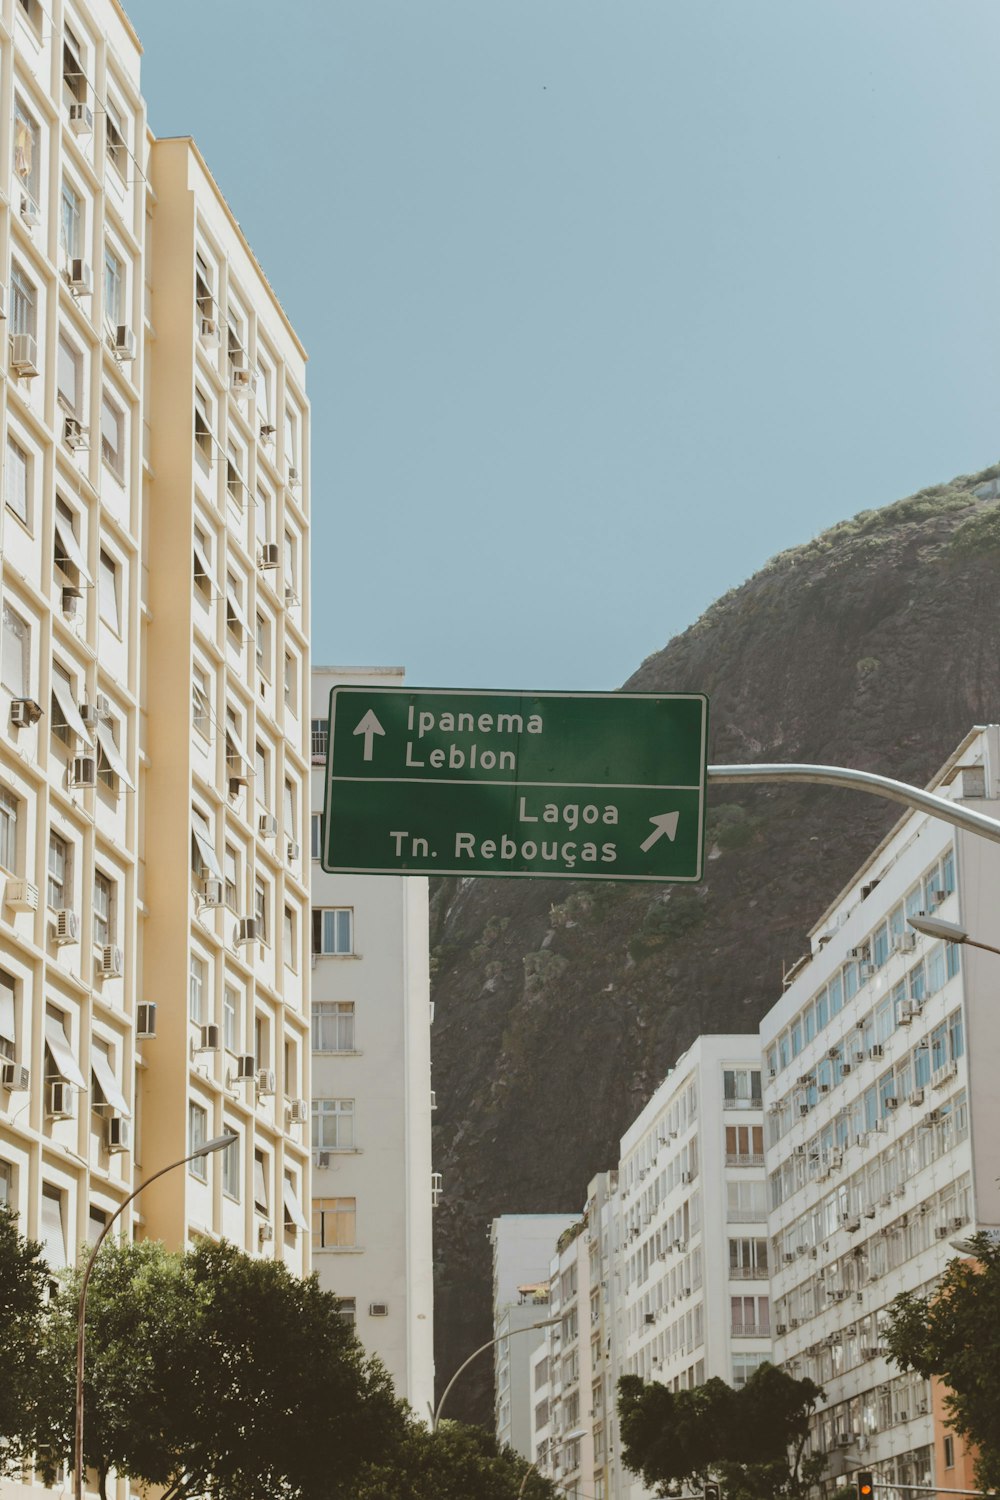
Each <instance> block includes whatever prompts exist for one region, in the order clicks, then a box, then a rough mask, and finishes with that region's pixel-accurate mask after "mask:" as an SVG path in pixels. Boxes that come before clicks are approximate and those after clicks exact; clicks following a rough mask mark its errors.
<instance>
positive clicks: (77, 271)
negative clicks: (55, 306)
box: [66, 255, 94, 297]
mask: <svg viewBox="0 0 1000 1500" xmlns="http://www.w3.org/2000/svg"><path fill="white" fill-rule="evenodd" d="M66 280H67V281H68V282H69V284H70V290H71V291H74V292H75V293H76V295H77V296H78V297H80V296H84V295H88V296H89V294H90V293H91V292H92V291H93V290H94V273H93V272H92V271H91V269H90V267H89V266H88V264H87V262H86V261H85V260H82V259H81V258H80V256H78V255H75V256H73V257H72V259H71V260H70V263H69V265H68V266H67V268H66Z"/></svg>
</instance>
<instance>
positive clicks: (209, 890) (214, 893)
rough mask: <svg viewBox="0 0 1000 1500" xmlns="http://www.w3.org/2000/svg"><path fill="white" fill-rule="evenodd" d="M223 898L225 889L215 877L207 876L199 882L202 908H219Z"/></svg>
mask: <svg viewBox="0 0 1000 1500" xmlns="http://www.w3.org/2000/svg"><path fill="white" fill-rule="evenodd" d="M224 898H225V887H224V886H223V883H222V881H221V880H219V878H218V877H217V876H215V875H207V876H206V877H205V879H204V880H203V881H202V882H201V904H202V906H221V905H222V903H223V900H224Z"/></svg>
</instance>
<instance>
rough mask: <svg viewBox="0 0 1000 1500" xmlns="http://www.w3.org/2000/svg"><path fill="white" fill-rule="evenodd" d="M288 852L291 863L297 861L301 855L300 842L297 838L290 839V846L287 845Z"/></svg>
mask: <svg viewBox="0 0 1000 1500" xmlns="http://www.w3.org/2000/svg"><path fill="white" fill-rule="evenodd" d="M286 853H287V855H288V860H289V863H290V864H294V863H295V861H296V860H297V859H298V857H299V846H298V842H297V841H296V840H295V839H289V840H288V847H287V850H286Z"/></svg>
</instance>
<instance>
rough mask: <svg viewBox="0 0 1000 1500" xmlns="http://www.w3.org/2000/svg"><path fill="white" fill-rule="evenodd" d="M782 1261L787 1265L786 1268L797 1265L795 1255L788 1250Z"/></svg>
mask: <svg viewBox="0 0 1000 1500" xmlns="http://www.w3.org/2000/svg"><path fill="white" fill-rule="evenodd" d="M781 1259H782V1260H783V1261H784V1263H785V1265H786V1266H791V1265H794V1264H795V1254H794V1252H793V1251H791V1250H786V1251H785V1253H784V1254H783V1255H782V1257H781Z"/></svg>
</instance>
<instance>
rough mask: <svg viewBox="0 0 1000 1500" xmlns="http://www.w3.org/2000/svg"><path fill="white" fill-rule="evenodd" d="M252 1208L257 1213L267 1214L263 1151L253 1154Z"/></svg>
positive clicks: (265, 1170)
mask: <svg viewBox="0 0 1000 1500" xmlns="http://www.w3.org/2000/svg"><path fill="white" fill-rule="evenodd" d="M253 1206H254V1208H255V1209H256V1210H257V1212H258V1213H260V1214H266V1213H267V1169H266V1163H265V1160H264V1153H263V1151H255V1152H254V1154H253Z"/></svg>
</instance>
